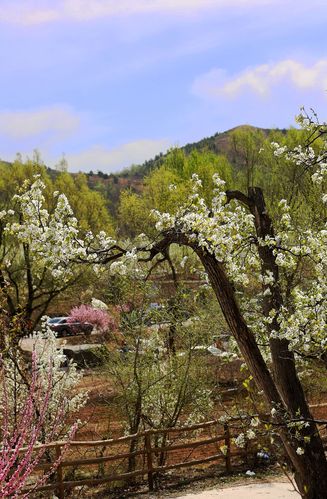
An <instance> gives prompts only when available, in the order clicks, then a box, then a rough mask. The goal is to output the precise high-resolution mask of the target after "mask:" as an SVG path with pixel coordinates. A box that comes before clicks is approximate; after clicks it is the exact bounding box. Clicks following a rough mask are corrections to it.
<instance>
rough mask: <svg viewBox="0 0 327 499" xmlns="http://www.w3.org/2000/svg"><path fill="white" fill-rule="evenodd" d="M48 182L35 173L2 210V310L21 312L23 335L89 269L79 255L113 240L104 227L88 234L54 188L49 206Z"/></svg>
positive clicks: (10, 315)
mask: <svg viewBox="0 0 327 499" xmlns="http://www.w3.org/2000/svg"><path fill="white" fill-rule="evenodd" d="M45 187H46V186H45V184H44V182H43V181H42V180H41V178H40V176H39V175H35V177H34V181H33V182H32V183H30V182H29V181H25V182H24V184H23V186H22V189H21V193H19V194H16V195H14V196H13V199H12V203H11V206H12V208H10V209H8V210H2V211H1V212H0V261H1V266H0V292H1V297H0V298H1V302H2V307H1V309H2V313H3V314H4V315H6V316H7V318H8V321H9V322H10V321H12V320H14V318H17V317H19V320H20V323H21V327H20V331H21V334H22V335H24V334H26V333H31V332H32V331H33V330H34V328H35V326H36V324H38V322H39V321H40V319H41V317H42V316H43V315H44V314H45V313H46V311H47V309H48V307H49V305H50V303H51V302H52V301H53V300H54V299H55V298H56V297H57V296H58V295H60V294H61V293H63V292H64V291H65V290H67V289H68V288H69V287H71V286H73V285H74V284H76V283H77V282H78V281H79V279H80V278H81V276H82V275H83V274H85V266H84V268H83V269H81V266H80V265H78V263H80V262H79V261H78V260H79V259H80V257H81V256H83V259H84V260H87V259H88V256H87V255H86V247H87V246H88V245H89V244H91V242H92V241H94V242H96V245H97V247H101V245H102V242H104V241H106V243H107V244H112V240H111V239H110V238H108V237H107V236H106V235H105V234H104V232H101V233H100V234H99V236H98V237H95V236H93V235H92V234H91V233H90V232H89V233H87V234H86V236H85V231H84V232H83V231H81V230H80V227H79V224H78V221H77V219H76V217H75V216H74V214H73V211H72V209H71V207H70V205H69V203H68V200H67V197H66V196H65V195H64V194H59V193H58V192H54V197H55V206H54V209H53V210H52V211H49V210H48V209H47V203H46V197H45ZM81 234H83V237H82V235H81ZM90 260H92V257H91V258H90ZM1 348H2V349H4V348H5V339H4V338H1Z"/></svg>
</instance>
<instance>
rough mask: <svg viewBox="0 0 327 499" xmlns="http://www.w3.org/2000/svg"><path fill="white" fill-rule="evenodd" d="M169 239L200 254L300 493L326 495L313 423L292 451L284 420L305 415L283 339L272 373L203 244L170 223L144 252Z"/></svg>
mask: <svg viewBox="0 0 327 499" xmlns="http://www.w3.org/2000/svg"><path fill="white" fill-rule="evenodd" d="M243 196H244V195H243ZM172 243H176V244H180V245H185V246H189V247H191V248H192V249H193V250H194V251H195V252H196V254H197V255H198V257H199V258H200V260H201V262H202V264H203V266H204V268H205V270H206V272H207V274H208V277H209V280H210V283H211V286H212V289H213V291H214V293H215V295H216V297H217V300H218V302H219V304H220V307H221V310H222V312H223V314H224V317H225V319H226V322H227V324H228V326H229V328H230V331H231V333H232V334H233V336H234V338H235V340H236V342H237V344H238V347H239V349H240V351H241V353H242V355H243V358H244V360H245V362H246V364H247V366H248V368H249V370H250V372H251V374H252V375H253V378H254V380H255V382H256V384H257V386H258V388H259V390H262V391H263V394H264V397H265V400H266V402H267V404H268V407H270V409H272V408H275V409H277V414H276V416H275V423H276V424H277V427H278V433H279V435H280V438H281V440H282V443H283V446H284V448H285V451H286V453H287V455H288V457H289V460H290V462H291V463H292V466H293V470H294V472H295V480H296V483H297V486H298V488H299V491H300V493H301V494H302V496H303V497H304V498H305V499H327V461H326V457H325V454H324V450H323V445H322V442H321V439H320V436H319V433H318V430H317V427H316V425H315V424H314V423H312V422H310V423H309V426H308V427H303V428H302V429H301V430H300V433H301V434H302V435H301V436H302V437H303V438H304V437H310V441H309V442H308V443H306V445H305V446H304V447H305V452H304V454H303V455H299V454H298V453H297V452H296V451H297V448H298V447H303V445H301V444H300V443H299V441H298V440H297V439H296V438H295V436H294V432H293V431H292V430H290V429H289V427H288V426H287V421H288V420H289V418H290V416H291V418H292V417H294V416H295V415H296V414H297V411H298V409H300V411H301V416H302V417H304V418H308V419H311V414H310V411H309V408H308V405H307V403H306V400H305V396H304V393H303V389H302V386H301V383H300V381H299V379H298V377H297V374H296V368H295V362H294V356H293V354H292V353H291V352H290V351H289V350H288V344H287V342H286V341H285V340H273V341H272V342H271V354H272V363H273V373H274V377H273V376H272V375H271V373H270V371H269V369H268V366H267V364H266V362H265V361H264V359H263V357H262V354H261V352H260V349H259V347H258V345H257V342H256V339H255V337H254V334H253V333H252V331H251V330H250V329H249V328H248V326H247V324H246V322H245V320H244V317H243V315H242V313H241V311H240V309H239V307H238V303H237V300H236V297H235V292H234V288H233V285H232V283H231V281H230V280H229V278H228V276H227V274H226V272H225V269H224V267H223V264H222V263H221V262H219V261H217V259H216V258H215V256H214V255H212V254H211V253H209V252H208V250H206V249H203V248H201V247H199V246H198V245H197V243H196V242H194V240H192V241H190V240H188V238H187V236H186V235H185V234H183V233H181V232H180V231H178V230H174V229H171V230H169V231H166V233H165V234H164V236H163V238H162V239H161V240H160V241H158V243H157V244H156V245H154V246H153V247H152V249H151V255H150V257H151V258H152V257H153V256H155V254H157V253H161V252H162V251H164V249H165V248H166V247H167V246H169V245H170V244H172ZM260 256H261V255H260ZM286 385H287V386H286Z"/></svg>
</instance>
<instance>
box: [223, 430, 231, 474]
mask: <svg viewBox="0 0 327 499" xmlns="http://www.w3.org/2000/svg"><path fill="white" fill-rule="evenodd" d="M224 436H225V446H226V456H225V462H226V471H227V473H230V472H231V471H232V465H231V449H230V430H229V425H228V423H225V424H224Z"/></svg>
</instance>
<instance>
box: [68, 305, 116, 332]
mask: <svg viewBox="0 0 327 499" xmlns="http://www.w3.org/2000/svg"><path fill="white" fill-rule="evenodd" d="M68 320H69V322H72V323H73V322H82V323H83V322H88V323H89V324H92V325H93V326H94V327H95V328H96V329H97V330H98V331H114V330H115V327H116V324H115V320H114V318H113V317H111V316H110V315H109V314H108V312H106V311H105V310H101V309H99V308H93V307H90V305H80V306H79V307H74V308H72V309H71V311H70V314H69V319H68Z"/></svg>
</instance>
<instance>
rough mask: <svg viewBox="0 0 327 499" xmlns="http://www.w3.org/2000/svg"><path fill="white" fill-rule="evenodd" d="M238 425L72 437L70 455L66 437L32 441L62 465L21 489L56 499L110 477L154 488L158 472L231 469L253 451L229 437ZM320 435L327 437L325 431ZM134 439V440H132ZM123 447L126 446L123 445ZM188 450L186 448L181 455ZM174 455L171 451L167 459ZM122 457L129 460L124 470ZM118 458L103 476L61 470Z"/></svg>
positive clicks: (212, 423)
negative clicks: (197, 467)
mask: <svg viewBox="0 0 327 499" xmlns="http://www.w3.org/2000/svg"><path fill="white" fill-rule="evenodd" d="M242 428H243V420H242V418H234V419H233V420H229V422H228V423H222V422H221V421H217V420H214V421H208V422H205V423H200V424H194V425H189V426H183V427H176V428H167V429H160V430H153V429H150V430H146V431H143V432H140V433H136V434H134V435H127V436H123V437H120V438H115V439H109V440H97V441H73V442H70V444H69V452H70V454H71V455H72V457H71V458H70V459H66V458H65V455H66V454H65V453H64V454H63V455H62V453H63V451H64V450H65V448H67V442H54V443H50V444H46V445H43V446H42V445H40V446H36V447H35V450H36V451H37V450H38V449H40V448H46V450H47V451H50V452H52V455H53V457H54V461H53V462H55V461H56V460H59V463H60V464H59V466H57V468H56V469H55V472H54V473H53V476H52V480H53V481H52V482H51V483H47V484H45V485H42V486H39V487H37V488H36V489H35V488H34V489H33V488H31V487H32V485H30V486H29V488H26V489H25V492H28V491H30V490H34V491H35V492H36V491H40V492H41V491H50V490H55V491H56V495H57V496H58V497H59V499H63V498H64V497H65V490H68V489H69V490H71V489H73V488H74V487H77V486H80V487H81V486H94V485H100V484H105V483H110V482H116V483H126V482H129V483H131V481H133V480H135V479H136V478H140V477H142V478H144V477H147V482H148V487H149V490H150V491H152V490H154V488H155V481H156V477H157V476H158V474H162V473H164V472H166V471H168V470H173V469H179V468H183V467H191V466H195V465H205V464H206V463H210V462H215V463H217V464H220V465H222V470H225V471H226V472H228V473H229V472H231V471H232V468H233V462H232V461H233V458H236V457H237V458H238V463H239V461H240V457H242V456H243V457H245V456H246V455H249V454H251V447H246V449H245V450H244V449H243V450H239V449H237V447H236V446H235V445H234V444H233V437H236V436H237V435H239V433H240V431H242ZM199 432H202V433H204V434H203V435H201V438H198V436H199ZM322 436H323V437H324V441H325V442H326V435H325V434H324V435H322ZM176 442H177V443H176ZM132 443H133V445H131V444H132ZM117 446H122V447H123V450H122V451H118V452H117V451H114V452H113V454H111V455H104V454H105V451H106V450H107V449H114V448H115V447H117ZM126 447H128V448H127V450H126ZM131 448H132V449H133V450H132V451H131ZM78 449H79V450H80V451H81V450H83V449H84V450H85V449H86V450H87V451H88V452H89V451H93V454H95V455H91V457H85V454H84V455H83V457H82V458H80V459H79V458H76V454H78ZM97 449H100V454H101V455H100V456H98V455H96V452H97ZM200 449H202V451H201V452H199V451H200ZM210 449H211V451H210ZM212 449H214V450H212ZM253 450H254V447H253V446H252V456H254V455H255V452H253ZM186 451H189V452H188V454H187V455H186V456H185V452H186ZM194 451H195V452H196V453H197V458H196V459H189V458H190V456H191V454H192V453H193V452H194ZM172 454H175V455H174V456H173V457H172V458H171V459H170V456H171V455H172ZM163 456H164V457H163ZM160 458H161V462H160ZM126 460H127V462H128V467H127V470H126ZM131 460H133V465H132V466H130V463H131ZM117 461H118V462H120V467H121V469H120V470H118V471H114V472H111V473H109V474H106V473H105V470H104V468H102V472H101V473H100V475H101V476H96V477H94V476H93V477H90V476H88V477H87V478H77V479H75V478H74V479H69V478H68V479H67V478H65V473H64V470H67V469H69V468H75V469H78V470H80V468H81V467H82V468H83V467H87V468H88V474H90V468H92V466H93V467H94V465H96V466H98V467H100V466H104V465H105V464H106V463H112V462H117ZM53 462H52V463H51V462H49V460H48V461H47V462H45V463H41V464H39V465H38V466H37V469H38V470H43V471H44V470H49V469H51V468H52V467H53ZM122 463H125V464H122ZM98 475H99V473H98Z"/></svg>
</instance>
